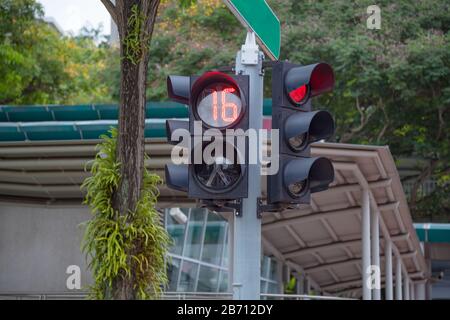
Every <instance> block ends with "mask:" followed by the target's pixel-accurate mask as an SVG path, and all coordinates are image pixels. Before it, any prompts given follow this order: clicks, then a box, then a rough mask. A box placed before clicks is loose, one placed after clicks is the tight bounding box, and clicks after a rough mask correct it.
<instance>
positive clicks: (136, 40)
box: [124, 4, 150, 65]
mask: <svg viewBox="0 0 450 320" xmlns="http://www.w3.org/2000/svg"><path fill="white" fill-rule="evenodd" d="M144 23H145V16H144V15H143V14H142V12H140V11H139V7H138V6H137V5H136V4H135V5H133V6H132V7H131V15H130V17H129V18H128V24H127V36H126V37H125V39H124V45H125V58H127V59H128V60H130V61H131V63H132V64H134V65H137V64H139V62H141V60H142V57H143V56H144V54H146V53H147V51H148V47H149V42H150V37H149V36H148V35H147V34H146V33H145V30H143V26H144Z"/></svg>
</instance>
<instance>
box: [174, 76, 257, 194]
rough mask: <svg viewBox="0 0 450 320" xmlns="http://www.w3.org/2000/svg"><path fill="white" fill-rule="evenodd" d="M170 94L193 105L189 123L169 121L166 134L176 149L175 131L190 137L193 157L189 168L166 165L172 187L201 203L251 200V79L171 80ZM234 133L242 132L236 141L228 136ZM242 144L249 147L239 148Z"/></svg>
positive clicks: (195, 77)
mask: <svg viewBox="0 0 450 320" xmlns="http://www.w3.org/2000/svg"><path fill="white" fill-rule="evenodd" d="M167 89H168V94H169V98H170V99H171V100H173V101H176V102H180V103H184V104H187V105H188V106H189V121H180V120H167V121H166V129H167V136H168V140H169V141H170V142H171V143H172V144H178V143H179V142H180V141H172V140H171V137H172V133H173V132H174V131H175V130H176V129H180V128H182V129H186V131H188V132H189V143H188V146H187V149H188V152H189V158H190V159H189V164H187V165H183V164H182V165H179V164H169V165H167V166H166V170H165V174H166V183H167V186H168V187H169V188H172V189H176V190H180V191H186V192H188V197H190V198H196V199H205V200H214V199H224V200H228V199H229V200H234V199H241V198H246V197H247V196H248V190H247V187H248V172H247V163H248V154H247V153H248V152H247V150H248V147H247V145H248V142H247V140H248V139H247V138H246V136H245V132H246V131H247V129H248V111H249V110H248V106H249V103H248V92H249V78H248V76H245V75H228V74H225V73H221V72H206V73H204V74H203V75H201V76H191V77H183V76H169V77H168V79H167ZM230 129H234V130H238V131H237V132H235V133H234V136H232V138H231V139H230V138H227V137H226V136H225V134H226V133H228V134H230ZM208 130H209V131H208ZM238 139H243V140H242V141H244V143H243V144H241V145H240V144H239V143H238V141H237V140H238ZM219 146H220V147H219ZM239 146H241V148H238V147H239ZM242 146H243V148H242Z"/></svg>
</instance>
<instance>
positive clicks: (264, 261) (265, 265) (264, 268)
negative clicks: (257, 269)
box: [261, 256, 270, 279]
mask: <svg viewBox="0 0 450 320" xmlns="http://www.w3.org/2000/svg"><path fill="white" fill-rule="evenodd" d="M269 265H270V259H269V257H266V256H263V257H262V258H261V277H263V278H266V279H268V278H269Z"/></svg>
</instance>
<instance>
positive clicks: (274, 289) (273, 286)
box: [267, 282, 279, 293]
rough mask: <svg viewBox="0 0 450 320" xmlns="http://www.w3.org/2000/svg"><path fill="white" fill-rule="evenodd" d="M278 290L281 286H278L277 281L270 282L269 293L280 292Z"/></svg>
mask: <svg viewBox="0 0 450 320" xmlns="http://www.w3.org/2000/svg"><path fill="white" fill-rule="evenodd" d="M278 290H279V287H278V284H277V283H272V282H269V288H268V291H267V293H279V292H278Z"/></svg>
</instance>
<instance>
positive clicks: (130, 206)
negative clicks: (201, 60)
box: [112, 0, 159, 300]
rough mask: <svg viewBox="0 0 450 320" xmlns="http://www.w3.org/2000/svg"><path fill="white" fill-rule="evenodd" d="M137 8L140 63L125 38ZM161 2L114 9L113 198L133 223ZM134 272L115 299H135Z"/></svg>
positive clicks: (121, 0) (121, 2)
mask: <svg viewBox="0 0 450 320" xmlns="http://www.w3.org/2000/svg"><path fill="white" fill-rule="evenodd" d="M136 5H137V6H138V8H139V12H140V13H142V16H143V17H145V20H144V23H143V24H142V26H141V31H140V39H141V40H142V41H141V50H142V51H141V56H140V57H139V60H138V61H131V60H130V59H129V58H127V47H126V43H125V41H124V39H126V38H127V36H128V32H129V30H128V29H129V23H128V22H129V18H130V16H131V14H132V8H133V6H136ZM158 6H159V0H118V1H116V6H115V9H114V10H115V11H114V12H113V13H115V15H116V16H115V20H116V23H117V26H118V29H119V35H120V56H121V79H120V83H121V85H120V104H119V128H118V139H117V161H118V162H119V163H120V164H121V166H120V178H121V179H120V182H119V186H118V189H117V191H116V192H115V194H114V197H113V199H112V203H113V208H114V209H115V210H116V211H117V212H118V213H119V215H121V216H124V215H129V214H130V213H131V215H129V216H128V220H129V221H130V222H131V221H132V220H133V216H132V213H133V212H135V209H136V204H137V203H138V201H139V199H140V193H141V186H142V179H143V172H144V128H145V105H146V94H145V91H146V87H147V69H148V42H149V41H150V38H151V35H152V32H153V25H154V22H155V18H156V14H157V10H158ZM138 248H139V244H135V246H134V248H132V249H131V252H128V253H127V255H128V264H129V265H130V266H131V265H132V261H131V258H130V256H131V255H132V254H135V253H136V251H137V250H138ZM134 274H135V273H134V272H133V270H131V276H130V277H128V276H126V275H125V274H124V273H123V272H122V273H121V274H119V276H118V277H117V278H116V279H115V281H113V286H112V298H113V299H117V300H131V299H136V288H135V278H134Z"/></svg>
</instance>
